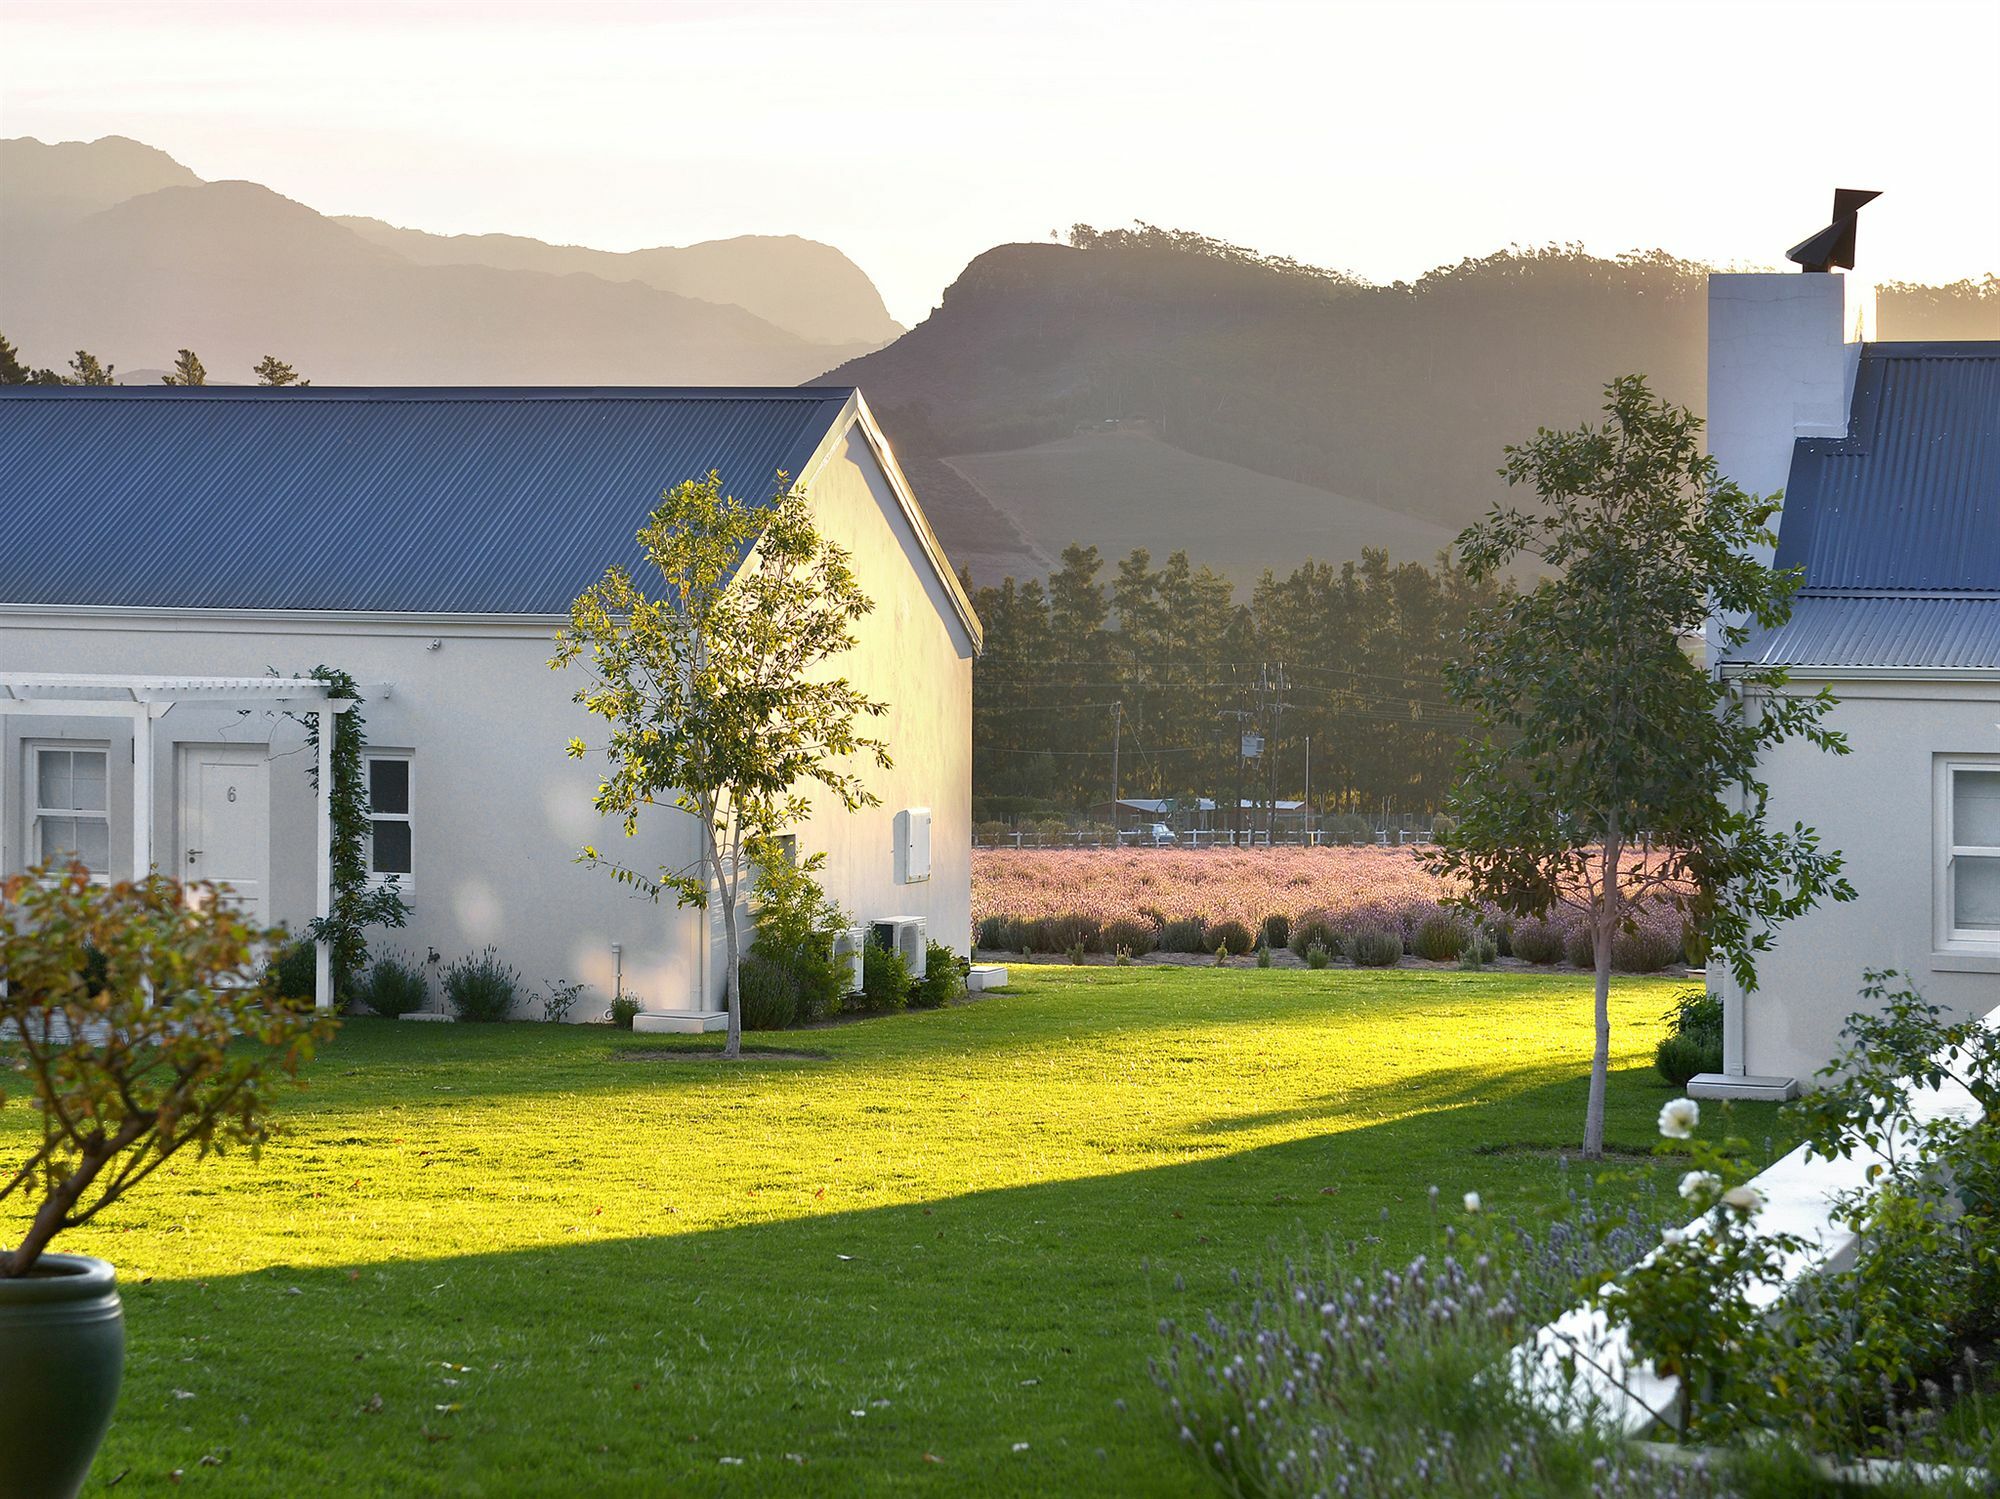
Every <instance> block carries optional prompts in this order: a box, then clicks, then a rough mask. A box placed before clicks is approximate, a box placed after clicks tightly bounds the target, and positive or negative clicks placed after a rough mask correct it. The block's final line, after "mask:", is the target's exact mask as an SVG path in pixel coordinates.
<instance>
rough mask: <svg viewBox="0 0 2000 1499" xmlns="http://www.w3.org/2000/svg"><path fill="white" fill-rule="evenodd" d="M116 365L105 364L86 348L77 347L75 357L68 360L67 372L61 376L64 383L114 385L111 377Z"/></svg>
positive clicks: (114, 380)
mask: <svg viewBox="0 0 2000 1499" xmlns="http://www.w3.org/2000/svg"><path fill="white" fill-rule="evenodd" d="M117 368H118V367H117V366H116V365H112V364H105V363H103V362H101V361H100V360H99V359H98V357H97V356H96V355H95V354H93V353H91V352H90V350H88V349H78V350H77V351H76V358H74V359H72V360H71V361H70V362H69V373H68V374H67V375H65V376H64V377H63V384H65V385H116V384H117V383H118V381H117V380H116V379H115V378H113V377H114V375H115V374H116V372H117Z"/></svg>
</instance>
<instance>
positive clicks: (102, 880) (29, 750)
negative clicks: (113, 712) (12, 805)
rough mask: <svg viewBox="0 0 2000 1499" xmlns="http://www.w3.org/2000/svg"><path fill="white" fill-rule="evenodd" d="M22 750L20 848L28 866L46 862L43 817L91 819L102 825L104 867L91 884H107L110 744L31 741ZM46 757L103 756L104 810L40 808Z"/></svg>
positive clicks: (110, 858) (93, 874)
mask: <svg viewBox="0 0 2000 1499" xmlns="http://www.w3.org/2000/svg"><path fill="white" fill-rule="evenodd" d="M21 748H22V749H23V750H24V751H25V752H26V753H25V754H24V755H23V756H22V760H23V762H24V766H23V768H24V769H25V771H26V772H27V782H28V784H27V788H26V795H24V796H23V797H22V799H21V804H22V810H23V811H24V812H25V814H26V819H25V826H23V828H22V829H21V845H22V848H23V850H24V851H25V852H26V853H27V855H28V858H27V863H28V865H29V866H30V867H33V866H36V865H39V864H42V863H45V862H46V861H47V854H46V853H45V852H44V850H43V848H42V819H43V818H44V817H66V818H70V819H72V820H74V819H76V818H80V817H94V818H97V819H100V820H101V821H102V822H103V823H104V866H105V867H104V868H103V869H97V870H92V871H91V882H92V883H93V884H98V885H107V884H109V883H110V882H111V865H112V863H113V862H114V856H113V855H112V852H111V743H110V741H109V740H105V739H41V740H35V739H30V740H28V741H27V742H26V743H24V744H23V745H22V746H21ZM45 754H71V755H78V754H82V755H102V756H103V757H104V807H103V809H102V810H101V811H88V810H81V809H78V808H74V807H44V806H43V805H42V756H43V755H45Z"/></svg>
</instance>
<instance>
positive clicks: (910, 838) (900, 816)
mask: <svg viewBox="0 0 2000 1499" xmlns="http://www.w3.org/2000/svg"><path fill="white" fill-rule="evenodd" d="M930 877H931V809H930V808H929V807H909V808H906V809H904V810H903V811H901V812H898V813H897V814H896V883H897V884H899V885H914V884H917V883H918V882H919V881H922V880H927V879H929V878H930Z"/></svg>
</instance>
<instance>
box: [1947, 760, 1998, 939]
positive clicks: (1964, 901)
mask: <svg viewBox="0 0 2000 1499" xmlns="http://www.w3.org/2000/svg"><path fill="white" fill-rule="evenodd" d="M1943 789H1944V793H1945V795H1944V803H1945V804H1944V806H1943V807H1942V808H1940V813H1941V816H1940V819H1939V820H1940V822H1941V823H1942V825H1943V829H1944V836H1943V839H1942V843H1943V853H1944V860H1943V868H1942V870H1941V871H1940V875H1941V878H1940V881H1939V884H1940V886H1941V889H1940V891H1939V893H1940V895H1941V897H1942V899H1941V900H1940V902H1939V904H1940V905H1941V906H1942V908H1943V910H1942V916H1943V920H1942V922H1941V923H1940V924H1941V925H1942V926H1943V927H1944V929H1945V931H1944V936H1945V938H1946V941H1947V942H1948V943H1956V944H1968V943H1969V944H1992V945H1995V946H2000V763H1990V764H1963V763H1960V764H1950V765H1947V766H1946V767H1945V774H1944V776H1943Z"/></svg>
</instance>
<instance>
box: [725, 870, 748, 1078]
mask: <svg viewBox="0 0 2000 1499" xmlns="http://www.w3.org/2000/svg"><path fill="white" fill-rule="evenodd" d="M720 883H721V885H722V946H723V951H724V953H725V954H726V955H727V958H726V962H727V966H726V967H725V969H724V970H723V971H724V973H725V975H726V979H725V983H726V985H727V988H728V994H729V1036H728V1039H727V1040H726V1041H724V1042H723V1045H722V1054H723V1055H724V1056H725V1057H733V1056H738V1055H740V1054H741V1053H742V1051H743V988H742V982H741V978H740V976H739V974H738V970H737V966H736V891H735V889H734V887H733V886H732V885H731V884H730V882H728V881H721V882H720Z"/></svg>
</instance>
